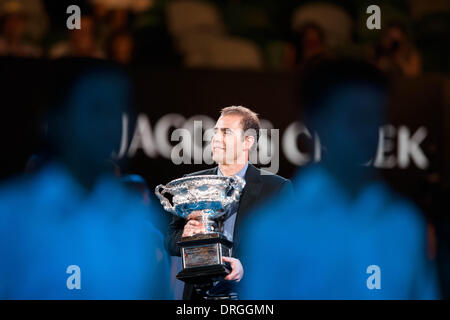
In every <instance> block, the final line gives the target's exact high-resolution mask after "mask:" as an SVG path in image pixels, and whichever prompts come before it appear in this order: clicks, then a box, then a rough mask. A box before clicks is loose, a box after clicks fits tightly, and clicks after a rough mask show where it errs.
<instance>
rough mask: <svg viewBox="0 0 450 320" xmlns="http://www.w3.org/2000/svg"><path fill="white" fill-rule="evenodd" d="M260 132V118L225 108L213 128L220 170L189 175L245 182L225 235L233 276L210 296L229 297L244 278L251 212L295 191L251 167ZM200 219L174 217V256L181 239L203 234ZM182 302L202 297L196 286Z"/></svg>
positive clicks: (169, 246) (171, 245)
mask: <svg viewBox="0 0 450 320" xmlns="http://www.w3.org/2000/svg"><path fill="white" fill-rule="evenodd" d="M259 129H260V123H259V119H258V115H257V114H256V113H254V112H253V111H251V110H250V109H248V108H245V107H242V106H232V107H227V108H224V109H223V110H222V111H221V115H220V118H219V119H218V120H217V123H216V126H215V127H214V136H213V139H212V156H213V160H214V161H215V162H216V163H217V164H218V166H217V167H215V168H211V169H208V170H203V171H199V172H194V173H191V174H188V175H187V176H198V175H220V176H232V175H238V176H240V177H241V178H244V180H245V181H246V185H245V187H244V190H243V191H242V194H241V198H240V201H239V206H238V209H237V211H236V212H234V213H232V214H231V216H230V217H229V218H228V219H227V220H226V221H225V222H224V233H225V235H226V236H227V237H228V238H229V239H230V240H232V241H233V243H234V245H233V249H232V254H231V257H224V261H225V262H228V263H229V264H230V266H231V272H230V274H228V275H227V276H226V277H225V278H224V281H221V282H220V283H216V284H215V285H214V287H213V288H212V289H211V290H210V292H214V293H211V295H219V296H220V295H224V296H226V295H228V294H229V293H230V292H231V291H233V287H234V284H236V283H237V282H239V281H240V280H241V279H242V277H243V275H244V267H243V266H242V264H241V262H240V260H239V254H240V253H239V239H240V235H239V225H240V223H241V222H242V221H243V220H244V219H247V218H248V213H249V212H250V211H251V210H250V209H252V208H253V207H255V206H256V205H258V204H261V203H262V202H263V201H264V200H267V199H268V198H269V197H271V196H275V195H277V194H280V193H281V192H290V191H291V190H292V185H291V182H290V181H289V180H287V179H284V178H282V177H280V176H277V175H274V174H271V173H269V172H267V171H265V170H260V169H258V168H256V167H255V166H253V165H252V164H250V163H249V153H250V150H251V149H252V147H254V146H255V142H256V141H257V133H258V132H259ZM199 215H200V212H193V213H192V214H190V215H189V216H188V219H187V220H185V219H182V218H179V217H177V216H174V217H173V220H172V222H171V223H170V225H169V232H168V235H167V237H166V247H167V249H168V250H169V252H170V254H171V255H174V256H179V255H180V248H179V247H178V246H177V242H178V241H180V240H181V238H182V237H188V236H192V235H195V234H197V233H201V232H203V230H204V226H203V225H202V224H201V222H200V221H198V220H197V218H198V217H199ZM183 299H185V300H197V299H202V297H201V296H200V295H198V294H197V292H196V290H194V286H193V285H190V284H185V287H184V292H183Z"/></svg>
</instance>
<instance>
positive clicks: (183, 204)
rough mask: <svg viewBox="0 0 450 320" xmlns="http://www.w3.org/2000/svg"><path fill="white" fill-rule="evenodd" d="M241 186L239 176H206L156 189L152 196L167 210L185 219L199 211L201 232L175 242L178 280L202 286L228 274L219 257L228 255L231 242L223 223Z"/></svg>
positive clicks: (172, 182)
mask: <svg viewBox="0 0 450 320" xmlns="http://www.w3.org/2000/svg"><path fill="white" fill-rule="evenodd" d="M244 186H245V181H244V179H242V178H241V177H238V176H230V177H221V176H216V175H205V176H191V177H185V178H180V179H176V180H173V181H171V182H169V183H168V184H166V185H165V186H164V185H159V186H157V187H156V189H155V194H156V196H157V197H158V199H159V200H160V201H161V204H162V206H163V207H164V209H165V210H166V211H168V212H170V213H172V214H174V215H177V216H179V217H181V218H185V219H186V218H187V216H188V215H190V214H191V213H192V212H193V211H200V212H201V214H200V219H199V221H201V222H202V224H203V226H204V230H203V232H202V233H201V234H196V235H194V236H191V237H183V238H181V241H180V242H178V243H177V244H178V246H180V248H181V257H182V266H183V270H182V271H181V272H180V273H178V275H177V278H178V279H180V280H182V281H185V282H190V283H201V282H208V281H211V280H213V281H214V280H217V279H220V278H221V277H223V276H225V275H227V274H228V273H229V269H228V267H227V265H226V264H225V263H223V262H222V257H223V256H230V253H231V248H232V246H233V243H232V242H231V241H230V239H228V238H227V237H225V235H224V234H223V222H224V221H225V220H226V219H227V218H228V217H229V215H230V214H232V213H233V212H235V209H236V207H237V206H238V204H239V198H240V195H241V192H242V190H243V189H244ZM165 195H168V198H166V197H165Z"/></svg>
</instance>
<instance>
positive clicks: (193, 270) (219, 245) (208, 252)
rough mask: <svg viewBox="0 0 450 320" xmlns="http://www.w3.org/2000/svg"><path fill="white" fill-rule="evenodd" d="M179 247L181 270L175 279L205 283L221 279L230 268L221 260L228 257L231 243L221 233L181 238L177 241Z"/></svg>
mask: <svg viewBox="0 0 450 320" xmlns="http://www.w3.org/2000/svg"><path fill="white" fill-rule="evenodd" d="M177 244H178V246H180V247H181V257H182V262H183V270H182V271H181V272H179V273H178V274H177V279H179V280H181V281H184V282H187V283H206V282H211V281H217V280H221V279H223V277H225V276H226V275H227V274H229V273H230V269H229V267H228V266H227V264H225V263H224V262H223V261H222V257H229V256H230V253H231V247H232V246H233V243H232V242H231V241H229V240H228V239H227V238H226V237H225V236H224V235H223V234H221V233H218V232H214V233H207V234H197V235H194V236H191V237H185V238H182V239H181V241H180V242H178V243H177Z"/></svg>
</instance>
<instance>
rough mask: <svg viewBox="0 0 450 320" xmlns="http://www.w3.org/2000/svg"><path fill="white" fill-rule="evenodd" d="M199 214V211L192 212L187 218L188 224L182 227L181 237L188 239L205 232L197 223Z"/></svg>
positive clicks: (198, 222)
mask: <svg viewBox="0 0 450 320" xmlns="http://www.w3.org/2000/svg"><path fill="white" fill-rule="evenodd" d="M201 214H202V212H201V211H193V212H192V213H191V214H190V215H188V216H187V219H188V222H187V223H186V224H185V226H184V229H183V234H182V235H181V236H182V237H190V236H193V235H195V234H197V233H203V232H204V231H205V226H204V225H203V223H201V222H200V221H199V219H201Z"/></svg>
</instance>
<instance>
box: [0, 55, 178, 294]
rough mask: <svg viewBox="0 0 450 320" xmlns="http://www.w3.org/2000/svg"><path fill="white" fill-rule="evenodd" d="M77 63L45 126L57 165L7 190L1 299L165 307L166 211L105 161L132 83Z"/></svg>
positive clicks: (2, 208) (0, 199)
mask: <svg viewBox="0 0 450 320" xmlns="http://www.w3.org/2000/svg"><path fill="white" fill-rule="evenodd" d="M70 63H74V64H75V65H74V69H76V72H75V75H74V74H70V73H69V72H68V71H67V70H62V71H61V72H62V73H66V78H69V79H68V80H69V81H68V82H67V83H65V84H63V85H62V87H61V86H59V87H56V90H55V92H54V94H55V96H58V97H59V98H58V99H57V100H58V101H57V103H55V104H56V106H55V108H53V109H52V110H51V111H50V112H49V115H48V117H47V120H46V121H47V125H48V132H47V136H46V139H47V142H48V143H49V146H50V148H49V149H50V150H51V151H52V152H51V157H49V160H47V161H46V163H45V164H43V165H42V168H41V169H40V170H39V171H37V172H35V173H34V174H32V175H28V176H25V177H22V178H16V179H15V180H13V181H8V182H5V183H3V185H2V186H1V187H0V243H1V246H0V259H1V264H0V298H2V299H168V298H170V297H171V295H170V292H169V286H170V280H169V261H168V256H167V255H166V253H165V250H164V246H163V237H162V234H161V232H160V231H158V230H157V228H156V225H158V223H159V222H158V221H157V220H156V219H157V217H158V216H159V211H156V208H155V207H154V206H153V205H152V204H151V203H150V204H148V203H147V204H145V203H143V201H142V197H140V196H139V195H138V194H137V193H133V192H132V191H131V190H129V188H128V187H127V186H126V185H125V184H124V183H123V182H122V181H120V180H119V179H118V178H117V177H115V176H114V175H113V174H112V173H111V172H108V171H110V170H108V168H109V166H108V164H107V161H106V159H107V158H108V157H109V156H110V155H111V152H112V151H113V150H114V149H115V148H116V147H117V146H118V144H119V142H120V135H121V116H122V112H124V111H127V110H128V108H129V106H130V104H131V95H132V92H131V86H130V83H129V82H128V79H127V78H126V77H125V75H124V74H123V73H122V71H120V70H119V69H116V68H115V67H111V66H107V65H99V66H97V67H93V66H90V67H83V66H84V65H83V64H82V63H81V64H78V63H76V62H70V61H69V64H68V65H70ZM67 74H70V76H68V75H67ZM58 80H60V79H59V78H58ZM61 81H62V80H61ZM156 212H157V213H156ZM156 214H157V215H158V216H156ZM72 265H75V266H78V267H79V270H80V274H79V278H74V277H72V276H75V273H73V272H72V271H71V270H70V269H69V270H67V268H68V267H69V266H72ZM66 271H68V272H69V273H67V272H66ZM77 276H78V275H77ZM78 280H79V282H78ZM71 284H80V286H81V288H80V289H77V288H75V289H70V288H71Z"/></svg>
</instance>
